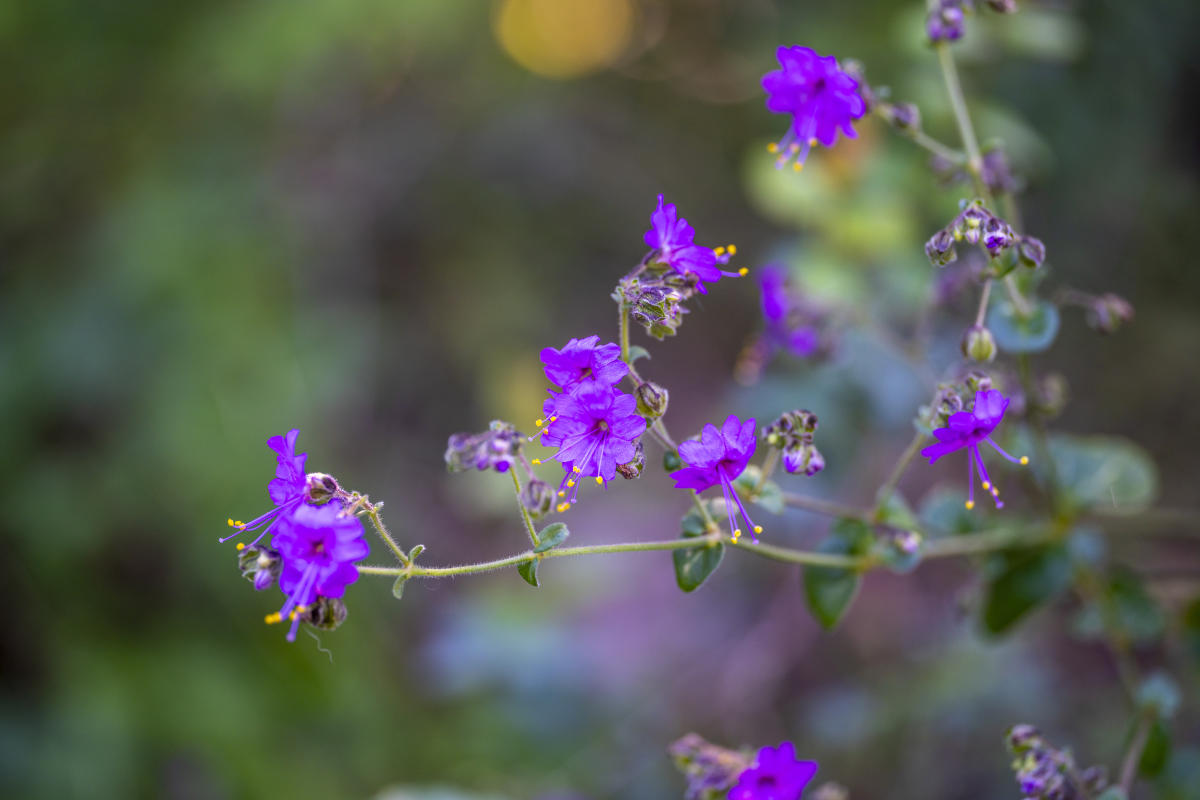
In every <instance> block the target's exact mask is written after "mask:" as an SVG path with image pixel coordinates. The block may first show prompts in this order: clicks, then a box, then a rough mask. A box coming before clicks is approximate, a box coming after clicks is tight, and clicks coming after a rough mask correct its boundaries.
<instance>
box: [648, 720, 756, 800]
mask: <svg viewBox="0 0 1200 800" xmlns="http://www.w3.org/2000/svg"><path fill="white" fill-rule="evenodd" d="M667 752H668V753H669V754H670V756H671V760H672V761H674V762H675V766H676V768H678V769H679V771H680V772H682V773H683V774H684V776H685V777H686V778H687V783H688V788H687V793H686V794H685V795H684V798H685V800H709V799H710V798H716V797H724V796H725V792H728V790H729V788H730V787H731V786H733V784H734V782H735V781H736V780H737V779H738V776H739V775H741V774H742V773H743V772H745V771H746V769H747V768H749V766H750V763H751V759H750V758H749V757H748V755H747V754H744V753H740V752H737V751H735V750H729V749H727V748H724V747H718V746H717V745H715V744H711V743H709V742H706V741H705V740H704V739H702V738H701V737H700V736H697V735H696V734H694V733H689V734H687V735H686V736H684V737H683V738H681V739H679V740H678V741H675V742H672V743H671V746H670V747H669V748H667Z"/></svg>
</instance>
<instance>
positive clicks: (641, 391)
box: [637, 381, 670, 420]
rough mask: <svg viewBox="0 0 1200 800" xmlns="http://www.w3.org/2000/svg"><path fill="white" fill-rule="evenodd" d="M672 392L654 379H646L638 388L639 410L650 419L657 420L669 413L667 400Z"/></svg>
mask: <svg viewBox="0 0 1200 800" xmlns="http://www.w3.org/2000/svg"><path fill="white" fill-rule="evenodd" d="M669 399H670V394H669V393H668V392H667V390H666V389H665V388H663V387H662V386H659V385H658V384H657V383H654V382H652V381H646V382H645V383H643V384H642V385H640V386H638V388H637V410H638V413H639V414H641V415H642V416H643V417H645V418H646V419H648V420H656V419H658V418H659V417H661V416H662V415H663V414H665V413H667V401H668V400H669Z"/></svg>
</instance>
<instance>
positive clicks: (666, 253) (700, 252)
mask: <svg viewBox="0 0 1200 800" xmlns="http://www.w3.org/2000/svg"><path fill="white" fill-rule="evenodd" d="M695 238H696V232H695V231H694V230H693V229H692V226H691V225H689V224H688V221H687V220H686V219H684V218H683V217H681V216H679V212H678V211H677V210H676V208H675V204H674V203H665V202H664V201H663V196H662V195H661V194H660V195H659V196H658V208H656V209H655V210H654V213H653V214H651V215H650V230H648V231H646V234H645V235H644V236H643V237H642V239H643V240H644V241H645V242H646V245H647V246H648V247H650V248H652V249H653V250H654V253H653V254H652V255H651V257H650V259H651V260H653V261H657V262H659V263H662V264H666V265H667V266H668V267H670V268H671V269H673V270H675V271H676V272H678V273H679V274H680V275H683V276H685V277H687V276H688V275H693V276H695V278H696V279H697V281H698V283H697V286H696V289H697V290H698V291H699V292H700V293H701V294H707V293H708V290H707V289H706V288H704V281H708V282H709V283H716V282H717V281H719V280H720V279H721V276H725V277H727V278H736V277H738V276H739V275H745V274H746V272H747V270H745V269H742V270H739V271H737V272H728V271H726V270H723V269H720V268H719V267H718V266H717V265H718V264H727V263H729V258H730V256H733V255H735V254H736V253H737V248H736V247H734V246H733V245H729V246H728V247H718V248H716V249H710V248H708V247H701V246H700V245H698V244H696V243H695V241H694V240H695ZM551 380H553V378H551Z"/></svg>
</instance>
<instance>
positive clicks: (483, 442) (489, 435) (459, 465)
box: [445, 420, 524, 472]
mask: <svg viewBox="0 0 1200 800" xmlns="http://www.w3.org/2000/svg"><path fill="white" fill-rule="evenodd" d="M523 438H524V437H522V435H521V433H520V432H519V431H517V429H516V428H515V427H514V426H513V425H512V424H510V423H508V422H503V421H502V420H494V421H493V422H492V423H491V425H490V426H488V429H487V430H486V431H484V432H482V433H456V434H454V435H453V436H451V437H450V439H449V440H448V441H447V442H446V454H445V459H446V468H447V469H448V470H449V471H450V472H463V471H464V470H468V469H477V470H479V471H480V472H484V471H486V470H489V469H494V470H496V472H507V471H508V469H509V467H511V466H512V465H513V462H514V461H516V460H517V459H518V458H519V457H520V454H521V447H522V440H523Z"/></svg>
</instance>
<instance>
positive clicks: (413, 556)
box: [408, 544, 425, 564]
mask: <svg viewBox="0 0 1200 800" xmlns="http://www.w3.org/2000/svg"><path fill="white" fill-rule="evenodd" d="M424 552H425V545H423V544H414V545H413V549H412V550H409V551H408V562H409V563H410V564H411V563H412V562H414V561H416V560H417V556H419V555H421V553H424Z"/></svg>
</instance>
